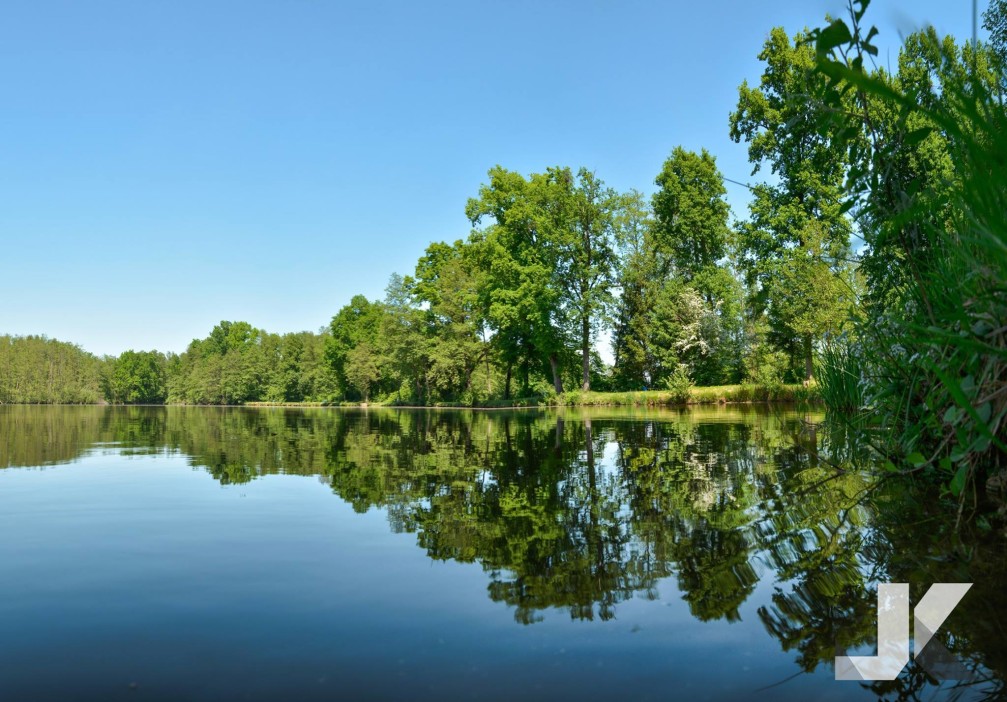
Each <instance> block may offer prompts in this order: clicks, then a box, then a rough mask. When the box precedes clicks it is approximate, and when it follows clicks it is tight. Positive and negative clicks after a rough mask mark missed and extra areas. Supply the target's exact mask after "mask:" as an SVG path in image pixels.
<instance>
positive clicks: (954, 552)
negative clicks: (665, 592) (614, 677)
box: [0, 407, 1007, 699]
mask: <svg viewBox="0 0 1007 702" xmlns="http://www.w3.org/2000/svg"><path fill="white" fill-rule="evenodd" d="M823 419H824V418H823V417H822V416H821V415H820V414H815V413H813V414H810V415H808V414H805V413H802V412H797V411H766V410H755V409H751V408H746V409H738V408H730V409H728V408H713V409H703V410H694V411H689V412H674V411H644V412H641V411H632V410H627V411H615V410H605V411H598V410H594V411H587V410H584V411H569V410H564V411H558V412H551V411H550V412H546V411H523V412H454V411H452V412H432V411H396V410H377V411H373V410H372V411H366V412H365V411H344V410H327V409H317V410H287V409H274V410H259V409H238V408H184V407H170V408H140V407H129V408H118V407H72V408H71V407H0V426H2V427H3V429H4V431H3V437H4V438H3V441H2V442H0V467H11V466H45V465H50V464H54V463H61V462H63V463H65V462H70V461H73V460H75V459H76V458H78V457H79V456H81V455H82V454H84V453H86V452H92V451H116V452H127V453H157V452H173V453H179V454H184V455H185V456H187V457H188V460H189V462H190V464H191V465H193V466H195V467H199V468H200V469H204V470H206V471H208V472H209V473H210V475H212V476H213V477H214V478H215V479H216V480H218V481H220V482H221V483H223V484H233V483H241V482H246V481H249V480H252V479H254V478H257V477H259V476H263V475H269V474H274V473H285V474H296V475H308V476H317V477H318V478H319V479H321V480H322V481H324V482H325V483H327V484H328V485H330V486H331V488H332V490H333V492H334V493H335V494H336V495H337V496H339V497H340V498H341V499H343V500H345V501H346V502H348V503H349V504H351V505H352V506H353V508H354V509H355V510H357V511H360V512H363V511H367V510H369V509H372V508H380V509H383V510H385V511H386V512H387V515H388V519H389V523H390V525H391V528H392V529H393V530H394V531H397V532H410V533H415V534H416V536H417V543H418V545H419V546H420V547H421V548H423V549H424V550H425V551H426V553H427V554H428V555H429V557H430V558H432V559H442V560H454V561H462V562H474V563H478V564H480V565H481V566H482V568H483V569H484V570H485V571H486V573H487V574H488V577H489V585H488V592H489V596H490V597H491V598H492V599H493V600H494V601H498V602H501V603H505V604H506V605H508V606H510V607H512V608H513V610H514V615H515V618H516V620H517V621H518V622H521V623H523V624H530V623H533V622H535V621H538V620H540V619H542V618H543V617H544V616H547V614H548V613H549V612H550V610H553V609H555V608H559V609H564V610H566V611H567V612H569V615H570V617H572V618H573V619H584V620H591V619H600V620H608V619H611V618H613V617H614V616H615V614H616V609H617V606H618V605H619V603H620V602H623V601H625V600H626V599H628V598H631V597H634V596H641V595H642V596H645V597H650V598H656V597H657V596H658V584H659V582H660V581H662V580H664V579H668V578H674V582H675V583H676V584H677V587H678V589H679V590H680V592H681V593H682V597H683V598H684V599H685V601H686V602H687V603H688V606H689V609H690V611H691V613H692V615H693V616H694V617H696V618H697V619H700V620H704V621H705V620H719V619H724V620H727V621H734V620H737V619H738V618H739V616H740V614H739V608H740V607H741V605H742V604H743V603H744V602H745V601H746V600H747V599H748V598H749V597H750V596H751V594H752V592H753V591H754V589H755V587H756V585H757V583H758V582H759V581H760V580H764V579H768V580H769V581H770V582H772V583H773V586H774V594H773V595H772V598H771V601H768V602H767V603H766V604H764V605H763V606H762V607H760V608H759V617H760V618H761V620H762V622H763V624H764V625H765V627H766V629H767V630H768V631H769V632H770V633H771V634H772V635H773V636H774V637H775V638H776V639H777V640H778V641H779V642H780V645H781V646H782V648H783V649H784V650H785V651H793V652H794V655H795V657H796V660H797V661H798V663H799V665H800V666H801V667H802V668H803V669H804V670H806V671H811V670H814V669H816V668H817V667H818V666H819V665H822V664H825V665H828V666H831V664H832V661H833V658H834V656H835V655H836V654H837V646H838V647H839V648H840V649H850V650H854V649H856V650H860V651H862V652H866V653H869V652H870V651H871V648H870V647H871V646H873V645H874V637H875V635H876V632H875V626H876V624H875V622H876V619H875V608H876V592H877V589H876V588H877V583H878V582H908V583H911V584H912V596H913V600H914V601H915V600H917V599H918V598H919V597H921V596H922V594H923V592H924V591H925V590H926V588H927V587H929V585H930V583H933V582H973V583H975V585H974V587H973V590H972V591H971V592H970V595H969V596H968V597H967V598H966V599H965V600H964V601H963V602H962V603H961V605H960V606H959V608H958V609H956V610H955V612H954V613H953V614H952V616H951V617H950V618H949V620H948V621H947V622H946V624H945V625H944V627H942V630H941V632H940V633H939V636H940V637H941V640H942V642H943V643H944V644H945V645H946V646H947V647H948V648H949V649H950V650H951V651H953V652H954V653H955V654H957V655H958V656H960V657H961V658H962V659H963V660H965V661H966V662H967V663H968V665H969V666H970V667H971V668H972V669H974V670H975V671H976V672H977V675H978V677H979V678H980V681H987V682H985V683H984V684H983V685H982V689H983V690H984V692H992V693H993V694H1002V693H1003V687H1002V684H1001V683H1000V680H1001V679H1002V676H1003V672H1004V670H1005V669H1007V660H1005V659H1004V655H1005V654H1004V651H1005V650H1007V646H1005V644H1007V634H1005V628H1004V621H1003V615H1002V613H1001V610H1000V608H999V607H998V605H999V603H1000V600H1001V598H1002V585H1001V584H1002V583H1003V582H1005V580H1007V578H1005V575H1007V573H1005V570H1007V567H1005V566H1007V559H1005V558H1004V548H1003V540H1002V537H999V536H997V535H995V534H987V533H982V532H980V531H976V532H973V531H970V530H968V529H965V530H964V531H961V532H959V533H955V531H954V529H953V524H950V523H949V521H948V516H947V515H948V514H949V513H951V514H953V512H950V511H949V510H948V509H947V506H946V505H944V504H942V503H941V498H940V497H939V496H935V495H932V494H928V493H924V492H923V491H911V490H907V489H906V488H905V487H904V486H897V485H894V484H890V483H884V482H882V483H878V482H877V480H876V479H875V478H874V477H872V476H873V475H874V473H873V472H872V471H869V470H863V468H869V467H870V462H869V458H868V457H867V456H866V454H865V453H864V452H862V451H860V450H858V448H857V447H856V446H854V445H852V443H851V441H850V439H849V437H848V436H846V435H844V433H843V432H842V431H841V430H839V429H836V428H829V425H828V424H826V423H822V422H823ZM962 554H968V557H965V556H963V555H962ZM935 682H936V681H934V680H932V679H930V678H929V677H928V676H927V674H926V672H925V671H923V670H922V669H921V668H920V667H919V666H917V665H915V664H913V663H911V664H910V668H909V669H908V671H907V673H906V674H904V675H903V676H902V677H900V678H899V679H898V680H897V681H894V682H892V683H874V684H872V685H871V688H872V689H873V691H874V692H876V693H877V694H878V696H880V697H884V698H886V699H914V698H916V697H917V696H918V695H921V694H923V692H924V691H925V689H930V688H929V686H932V685H934V684H935ZM865 685H866V683H865ZM948 685H950V683H945V686H948ZM972 689H973V691H974V689H975V688H972Z"/></svg>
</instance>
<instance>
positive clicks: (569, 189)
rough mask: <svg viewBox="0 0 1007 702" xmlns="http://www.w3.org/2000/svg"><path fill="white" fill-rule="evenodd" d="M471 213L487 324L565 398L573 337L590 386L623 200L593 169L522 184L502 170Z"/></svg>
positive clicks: (556, 171) (493, 174)
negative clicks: (545, 367) (527, 356)
mask: <svg viewBox="0 0 1007 702" xmlns="http://www.w3.org/2000/svg"><path fill="white" fill-rule="evenodd" d="M489 176H490V182H489V184H488V185H485V186H483V187H482V188H481V189H480V193H479V197H478V198H473V199H471V200H469V203H468V207H467V208H466V213H467V214H468V216H469V219H470V220H472V223H473V224H474V225H478V224H479V223H480V222H481V221H482V220H483V218H485V217H491V218H492V220H493V222H492V223H491V224H489V225H488V226H485V227H484V228H483V229H480V230H476V232H475V233H474V234H473V240H472V241H473V243H474V244H475V245H476V246H478V247H479V248H480V253H479V255H478V257H477V258H478V260H479V261H480V262H481V267H482V270H483V271H484V273H485V278H484V285H485V286H486V291H487V295H486V302H487V319H488V321H489V322H490V324H491V325H492V326H493V327H494V328H495V329H496V330H497V331H498V332H499V333H500V334H501V336H500V341H501V343H502V344H504V345H506V347H509V348H510V349H512V350H513V349H516V348H520V347H521V346H522V345H523V346H524V347H526V348H529V349H531V350H532V352H533V353H538V354H540V355H541V356H544V357H545V360H546V361H547V362H548V363H549V368H550V372H551V375H552V379H553V387H554V389H555V390H556V392H557V393H561V392H562V391H563V382H562V372H561V368H560V358H561V356H562V352H563V351H564V349H565V348H567V347H568V346H569V342H570V341H571V340H572V339H577V341H578V342H579V343H578V346H579V350H580V354H581V387H582V388H583V389H585V390H589V389H590V387H591V375H590V369H591V350H592V342H593V340H594V338H595V335H596V334H597V331H598V330H599V328H600V327H601V326H602V325H603V324H605V322H606V320H607V318H608V316H609V313H610V310H611V306H612V303H613V296H612V288H613V285H614V280H615V262H616V258H615V237H616V227H617V224H618V221H619V213H620V211H621V209H622V207H623V203H624V198H622V197H620V196H619V195H618V194H617V193H616V192H615V191H613V190H611V189H610V188H606V187H605V186H604V183H603V182H602V181H601V180H599V179H598V178H597V177H596V176H595V175H594V174H593V173H592V172H590V171H588V170H586V169H583V168H582V169H580V170H579V171H578V172H577V174H576V176H574V174H573V173H572V172H571V171H570V169H568V168H550V169H548V170H547V171H546V172H545V173H536V174H532V175H531V176H530V177H529V178H527V179H526V178H524V177H523V176H521V175H520V174H517V173H513V172H511V171H507V170H505V169H503V168H500V167H499V166H498V167H496V168H493V169H491V170H490V172H489Z"/></svg>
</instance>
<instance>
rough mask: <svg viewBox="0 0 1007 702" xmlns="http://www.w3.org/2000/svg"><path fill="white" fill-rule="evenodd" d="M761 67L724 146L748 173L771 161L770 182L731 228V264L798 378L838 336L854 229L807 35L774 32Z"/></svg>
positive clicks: (742, 91) (846, 306) (846, 305)
mask: <svg viewBox="0 0 1007 702" xmlns="http://www.w3.org/2000/svg"><path fill="white" fill-rule="evenodd" d="M759 59H760V60H761V61H763V62H765V64H766V68H765V71H764V73H763V75H762V79H761V81H760V84H759V87H757V88H752V87H749V85H748V84H747V82H746V83H743V84H742V85H741V87H740V88H739V97H738V108H737V110H736V111H735V112H734V113H733V114H732V115H731V138H732V139H734V140H735V141H739V142H740V141H742V140H744V141H746V142H747V143H748V154H749V160H750V161H751V162H752V164H753V174H754V173H756V172H758V171H759V170H760V169H761V167H762V165H763V163H769V164H770V166H771V170H772V172H773V174H774V175H775V176H776V177H777V182H776V183H775V184H772V185H770V184H761V185H758V186H756V187H755V188H754V189H753V195H754V197H753V199H752V202H751V204H750V206H749V211H750V219H749V220H748V221H746V222H742V223H740V224H739V226H738V237H737V243H736V251H735V257H736V261H737V265H738V268H739V270H740V271H741V272H742V274H743V276H744V280H745V285H746V288H747V291H748V296H749V306H750V314H751V315H752V317H753V318H758V317H763V316H765V318H766V319H767V320H768V322H769V324H770V326H771V328H772V330H773V334H774V336H775V337H776V338H777V339H778V344H777V345H778V347H779V348H783V347H787V346H790V347H800V350H801V352H800V357H801V358H803V361H804V364H803V365H804V374H803V375H804V377H805V378H806V379H810V377H811V375H812V371H813V366H812V359H813V352H814V347H815V345H816V344H817V343H819V342H820V340H821V339H822V338H823V337H824V336H825V335H826V334H830V333H832V334H834V333H836V332H837V331H838V330H839V329H840V328H841V327H842V325H843V323H844V321H845V320H846V318H847V316H848V314H849V310H850V307H851V305H852V303H853V293H852V285H851V279H852V272H851V270H850V267H849V264H848V263H847V261H848V259H849V258H850V233H851V224H850V221H849V219H848V218H847V217H846V216H845V214H844V210H843V202H842V192H843V190H842V188H843V181H844V177H845V174H846V168H847V162H846V158H845V153H844V152H843V150H842V148H841V147H839V146H837V144H836V139H835V135H834V134H833V133H830V131H829V130H828V129H826V128H825V126H824V125H827V124H828V122H827V121H826V120H824V119H822V118H821V117H820V116H821V115H823V114H825V113H826V106H825V105H824V104H822V102H821V100H816V99H815V97H816V96H817V95H818V94H820V93H821V91H822V90H823V86H824V85H825V84H826V83H827V78H825V77H824V76H822V75H821V74H820V73H818V72H817V71H816V70H815V65H816V64H815V50H814V48H813V47H811V46H810V44H809V43H808V41H807V36H806V35H804V34H799V35H797V36H796V37H795V38H794V40H793V42H792V41H791V40H790V38H789V37H788V36H787V34H786V32H784V30H783V29H781V28H776V29H774V30H773V31H772V32H771V33H770V36H769V39H767V41H766V43H765V45H764V47H763V50H762V53H760V54H759Z"/></svg>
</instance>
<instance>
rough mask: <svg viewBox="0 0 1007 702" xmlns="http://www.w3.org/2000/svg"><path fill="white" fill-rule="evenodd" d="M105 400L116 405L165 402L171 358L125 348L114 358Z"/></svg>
mask: <svg viewBox="0 0 1007 702" xmlns="http://www.w3.org/2000/svg"><path fill="white" fill-rule="evenodd" d="M109 366H110V371H109V372H108V374H107V376H106V378H105V382H104V385H105V399H106V400H108V401H109V402H111V403H112V404H126V405H135V404H148V405H150V404H161V403H163V402H164V401H165V399H167V397H168V386H167V378H166V368H167V359H166V358H165V357H164V355H163V354H161V353H158V352H157V351H124V352H123V353H122V354H121V355H120V356H119V357H118V358H114V359H110V361H109Z"/></svg>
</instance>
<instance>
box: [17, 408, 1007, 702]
mask: <svg viewBox="0 0 1007 702" xmlns="http://www.w3.org/2000/svg"><path fill="white" fill-rule="evenodd" d="M821 420H822V417H821V415H818V414H810V415H808V414H805V413H801V412H794V411H772V412H767V411H755V410H752V409H745V410H739V409H725V408H719V409H708V410H700V411H691V412H684V413H678V412H671V411H666V412H654V411H651V412H633V411H623V412H619V411H599V412H563V413H558V414H557V413H555V412H535V411H531V412H525V413H512V412H507V413H503V412H501V413H496V412H493V413H489V412H486V413H466V412H441V413H437V412H422V411H371V412H367V413H365V412H359V411H343V410H327V409H322V410H283V409H261V410H245V409H216V408H166V409H165V408H101V407H81V408H69V407H50V408H45V407H41V408H40V407H0V700H5V701H7V700H70V699H81V700H91V699H94V700H120V699H121V700H186V699H194V700H217V699H248V700H280V699H288V700H315V699H318V700H321V699H325V700H334V699H351V698H369V699H388V700H400V699H500V700H503V699H517V698H524V699H576V700H593V699H605V700H616V699H618V700H622V699H652V700H670V699H684V700H685V699H687V700H694V699H695V700H702V699H711V700H749V699H752V700H755V699H766V700H810V699H824V700H832V699H836V700H845V699H875V698H878V697H879V696H880V697H884V698H885V699H900V698H901V699H954V698H956V697H958V696H961V697H962V698H963V699H975V698H984V697H988V696H990V695H999V694H1001V691H1002V688H1003V686H1002V683H1001V679H1002V677H1003V676H1004V674H1005V672H1007V656H1005V654H1007V633H1005V628H1004V613H1003V604H1004V599H1005V598H1004V586H1005V583H1007V559H1005V557H1004V549H1003V539H1002V537H998V536H996V535H994V534H987V535H980V536H973V535H971V534H969V533H965V534H964V535H963V536H962V537H961V539H962V540H963V541H964V542H965V547H964V548H959V549H957V550H956V549H955V537H954V533H953V529H952V527H953V524H950V523H948V518H947V515H948V513H949V512H951V513H952V517H951V519H952V521H953V512H952V511H951V510H949V509H948V507H947V506H946V505H944V506H941V505H939V504H936V503H935V498H934V497H933V496H923V495H920V494H913V493H908V492H905V491H901V492H899V491H896V490H894V489H893V488H891V487H888V486H882V487H880V488H877V487H874V486H873V485H872V482H871V479H870V478H868V477H867V476H866V474H864V473H861V472H857V471H849V470H847V471H845V472H838V471H836V470H835V469H834V468H833V465H844V466H847V467H849V465H851V463H850V461H851V460H853V459H855V458H856V456H855V452H853V451H852V450H851V449H850V448H849V447H848V446H847V445H846V443H845V442H844V441H843V437H842V436H840V435H837V434H834V433H830V432H828V431H826V430H825V428H824V425H823V426H821V427H817V428H816V424H815V423H817V422H820V421H821ZM955 554H958V555H955ZM889 581H891V582H908V583H910V584H911V588H912V596H913V600H914V601H915V600H917V599H918V598H919V597H920V596H921V595H922V593H923V592H924V591H925V590H926V588H927V587H928V586H929V584H930V583H932V582H974V583H975V585H974V587H973V588H972V590H971V591H970V592H969V593H968V595H967V596H966V598H965V599H964V600H963V601H962V603H961V604H960V605H959V606H958V608H957V609H956V610H955V611H954V613H953V614H952V615H951V617H950V618H949V619H948V621H947V623H946V624H945V625H944V627H942V629H941V631H940V632H939V635H938V638H939V639H940V640H941V642H942V643H944V644H945V645H946V646H947V647H948V648H949V649H950V650H951V651H953V652H954V654H955V655H957V656H958V657H959V658H960V659H961V660H962V661H964V662H965V663H966V665H967V666H968V667H969V668H970V669H972V670H973V671H974V674H975V676H976V678H977V680H975V681H973V683H972V684H970V685H968V686H962V685H960V684H958V683H954V682H944V683H938V682H936V681H934V680H932V679H928V678H927V676H926V674H925V672H924V671H923V670H922V669H921V668H920V666H919V665H917V664H915V663H910V665H909V667H908V668H907V669H906V671H905V672H904V673H903V676H902V677H901V678H899V679H898V680H896V681H894V682H889V683H874V684H869V683H857V682H846V681H836V680H835V679H834V672H833V664H832V661H833V658H834V656H835V655H836V653H837V646H841V647H844V648H846V649H848V652H849V653H851V654H860V655H871V654H872V652H873V646H874V644H875V638H876V615H875V612H876V603H877V600H876V597H877V596H876V587H877V583H878V582H889Z"/></svg>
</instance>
